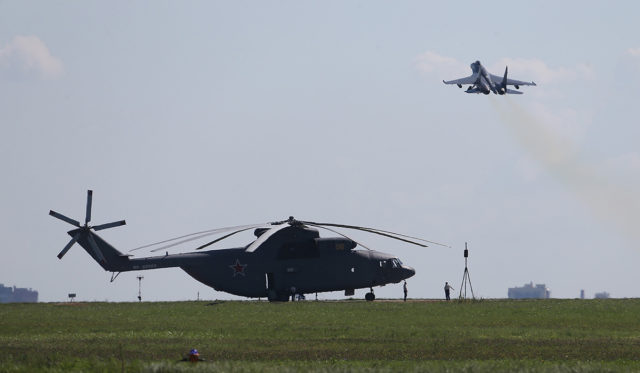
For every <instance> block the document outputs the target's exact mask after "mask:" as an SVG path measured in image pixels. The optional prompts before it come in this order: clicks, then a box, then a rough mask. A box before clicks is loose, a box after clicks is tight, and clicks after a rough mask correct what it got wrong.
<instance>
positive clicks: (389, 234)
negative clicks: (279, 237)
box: [301, 221, 428, 247]
mask: <svg viewBox="0 0 640 373" xmlns="http://www.w3.org/2000/svg"><path fill="white" fill-rule="evenodd" d="M301 223H303V224H313V225H316V226H329V227H337V228H348V229H355V230H359V231H364V232H369V233H374V234H378V235H381V236H385V237H389V238H393V239H394V240H399V241H403V242H407V243H410V244H413V245H418V246H421V247H428V246H427V245H425V244H422V243H419V242H415V241H412V240H409V239H407V238H402V237H408V238H412V239H415V240H420V241H427V240H423V239H421V238H416V237H411V236H406V235H402V234H399V233H394V232H389V231H383V230H380V229H375V228H367V227H358V226H356V225H346V224H333V223H315V222H308V221H301Z"/></svg>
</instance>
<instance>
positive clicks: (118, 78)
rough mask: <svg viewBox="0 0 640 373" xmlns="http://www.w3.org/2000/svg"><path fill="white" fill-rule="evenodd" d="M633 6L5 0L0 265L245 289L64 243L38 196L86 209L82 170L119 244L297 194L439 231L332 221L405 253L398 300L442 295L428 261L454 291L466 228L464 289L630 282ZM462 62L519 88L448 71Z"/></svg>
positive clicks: (81, 293)
mask: <svg viewBox="0 0 640 373" xmlns="http://www.w3.org/2000/svg"><path fill="white" fill-rule="evenodd" d="M461 9H464V10H461ZM637 14H640V3H638V2H634V1H626V2H625V1H619V2H614V3H605V2H599V1H563V2H554V3H552V2H542V3H540V2H509V1H483V2H481V3H478V2H467V3H466V4H465V5H464V6H461V5H460V3H448V2H423V1H399V2H393V4H392V3H390V2H384V1H348V2H342V1H323V2H297V1H274V2H250V1H233V2H221V1H211V2H210V1H189V2H171V1H164V2H162V1H140V2H133V3H131V2H125V1H116V2H101V1H85V2H66V1H32V2H24V1H0V113H1V115H0V120H1V122H0V154H1V155H2V159H3V161H2V162H1V163H0V174H2V183H0V203H1V204H2V212H3V213H2V214H1V218H0V219H2V220H0V237H1V238H2V245H1V246H0V254H1V257H2V260H1V261H0V283H3V284H4V285H5V286H13V285H15V286H17V287H27V288H33V289H35V290H37V291H38V292H39V299H40V301H45V302H57V301H64V300H66V298H67V294H68V293H72V292H73V293H76V294H77V300H84V301H104V300H108V301H135V300H136V297H137V295H138V280H137V279H136V276H140V275H142V276H144V279H143V280H142V295H143V298H144V299H145V300H157V301H170V300H171V301H173V300H190V299H196V298H197V297H199V298H200V299H244V298H241V297H236V296H232V295H229V294H225V293H221V292H216V291H214V290H213V289H211V288H209V287H207V286H205V285H202V284H201V283H199V282H197V281H196V280H194V279H192V278H190V277H189V276H188V275H187V274H186V273H184V272H183V271H181V270H180V269H177V268H171V269H161V270H154V271H144V272H127V273H122V274H121V275H120V276H119V277H118V278H117V279H116V280H115V281H114V282H113V283H112V282H110V281H109V280H110V277H111V274H110V273H108V272H105V271H104V270H102V268H101V267H99V266H98V264H97V263H95V262H94V261H93V260H92V259H91V257H90V256H89V255H87V253H86V252H85V251H84V250H83V249H82V248H81V247H79V246H78V245H76V246H74V247H73V248H72V249H71V250H70V251H69V253H68V254H67V255H66V256H65V257H64V258H63V260H58V258H57V257H56V255H57V254H58V252H59V251H60V250H62V248H63V247H64V245H65V244H66V243H67V242H68V240H69V236H68V235H67V234H66V232H67V231H68V230H70V228H71V226H70V225H68V224H66V223H64V222H62V221H59V220H57V219H54V218H52V217H50V216H49V215H48V212H49V210H50V209H53V210H55V211H58V212H60V213H62V214H65V215H67V216H69V217H72V218H75V219H77V220H82V219H84V211H85V203H86V191H87V189H92V190H93V191H94V195H93V219H92V222H93V223H94V224H101V223H106V222H111V221H114V220H119V219H126V221H127V225H126V226H124V227H118V228H113V229H109V230H105V231H102V232H100V233H99V235H100V236H101V237H103V238H104V239H105V240H107V241H108V242H109V243H111V244H112V245H113V246H115V247H116V248H118V249H119V250H120V251H122V252H127V251H128V250H130V249H132V248H135V247H137V246H140V245H143V244H147V243H150V242H154V241H159V240H162V239H166V238H170V237H175V236H179V235H183V234H187V233H191V232H196V231H201V230H205V229H211V228H217V227H227V226H235V225H242V224H253V223H261V222H269V221H275V220H282V219H286V218H287V217H288V216H290V215H293V216H295V217H297V218H299V219H302V220H313V221H329V222H336V223H343V224H352V225H362V226H369V227H376V228H380V229H385V230H391V231H396V232H399V233H403V234H408V235H412V236H418V237H423V238H425V239H428V240H432V241H437V242H443V243H446V244H447V245H449V246H451V247H450V248H448V247H442V246H437V245H432V246H429V247H428V248H420V247H417V246H411V245H407V244H404V243H402V242H399V241H394V240H389V239H387V238H384V237H378V236H371V235H367V234H363V233H359V232H346V231H345V232H344V233H345V234H348V235H349V236H351V237H352V238H354V239H356V240H357V241H360V242H362V243H364V244H365V245H367V246H368V247H371V248H374V249H376V250H378V251H382V252H387V253H393V254H395V255H397V256H398V257H399V258H400V259H401V260H402V261H403V262H404V263H405V264H407V265H410V266H412V267H414V268H415V269H416V275H415V276H414V277H412V278H411V279H409V280H408V288H409V296H410V297H416V298H439V297H443V286H444V282H445V281H448V282H450V283H451V284H452V285H453V287H454V289H455V291H454V293H455V294H457V291H458V290H459V286H460V283H461V281H462V275H463V270H464V258H463V250H464V245H465V242H467V243H468V245H469V246H468V247H469V251H470V255H469V262H468V264H469V274H470V277H471V283H472V285H473V290H474V293H475V295H476V296H477V297H482V298H504V297H506V296H507V291H508V288H510V287H514V286H522V285H523V284H525V283H531V282H533V283H534V284H546V286H547V287H548V288H549V289H550V290H551V296H552V297H556V298H576V297H578V296H579V294H580V290H581V289H584V290H585V295H586V297H587V298H592V297H593V296H594V294H595V293H596V292H602V291H607V292H609V293H610V294H611V296H612V297H620V298H621V297H637V296H640V290H638V287H637V284H636V279H637V274H636V265H637V263H639V262H640V246H639V244H638V242H639V239H640V229H638V222H640V196H639V195H638V190H640V188H639V187H640V148H639V147H638V140H640V128H639V126H638V117H639V113H640V108H639V107H638V97H640V26H638V22H637ZM475 60H480V61H481V62H482V63H483V65H484V66H485V67H486V68H487V69H488V70H489V71H490V72H492V73H493V74H496V75H502V73H503V71H504V68H505V66H508V68H509V76H510V77H512V78H514V79H519V80H526V81H535V82H536V83H537V86H536V87H521V91H523V92H524V94H523V95H518V96H515V95H512V96H506V97H505V96H496V95H490V96H485V95H470V94H466V93H464V90H461V89H458V88H457V87H456V86H454V85H444V84H443V83H442V80H443V79H444V80H451V79H457V78H462V77H466V76H468V75H470V74H471V70H470V67H469V64H470V63H471V62H473V61H475ZM321 234H322V236H325V237H327V236H332V234H331V233H330V232H321ZM252 239H253V236H252V235H251V233H250V232H248V233H247V234H246V235H244V236H243V235H238V237H237V238H231V239H229V240H227V241H223V242H220V243H218V244H216V246H214V247H217V248H225V247H234V246H237V245H244V244H247V243H248V242H250V241H251V240H252ZM194 247H195V246H194ZM194 247H189V246H188V245H187V246H185V247H179V248H176V249H175V250H174V251H173V252H187V251H190V250H191V249H193V248H194ZM134 254H135V255H136V256H137V257H141V256H147V255H150V254H149V253H148V252H141V251H136V252H134ZM365 292H366V291H365V290H358V291H356V297H364V293H365ZM376 295H377V296H378V297H400V296H401V295H402V287H401V284H394V285H387V286H385V287H382V288H377V289H376ZM343 297H344V295H343V294H342V293H339V292H336V293H324V294H319V298H320V299H336V298H338V299H339V298H343Z"/></svg>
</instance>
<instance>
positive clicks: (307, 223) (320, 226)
mask: <svg viewBox="0 0 640 373" xmlns="http://www.w3.org/2000/svg"><path fill="white" fill-rule="evenodd" d="M305 224H306V225H310V226H312V227H317V228H322V229H326V230H328V231H329V232H333V233H335V234H339V235H341V236H342V237H344V238H346V239H348V240H351V241H353V242H355V243H356V244H358V245H360V246H362V247H364V248H365V249H367V250H369V251H371V249H370V248H368V247H367V246H365V245H363V244H361V243H360V242H358V241H356V240H354V239H353V238H351V237H349V236H347V235H345V234H343V233H341V232H338V231H337V230H335V229H331V228H327V227H325V226H322V225H319V224H313V223H309V222H305Z"/></svg>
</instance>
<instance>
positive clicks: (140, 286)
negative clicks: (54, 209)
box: [136, 276, 144, 302]
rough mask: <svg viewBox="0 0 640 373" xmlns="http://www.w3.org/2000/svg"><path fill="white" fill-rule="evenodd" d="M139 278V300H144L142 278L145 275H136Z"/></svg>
mask: <svg viewBox="0 0 640 373" xmlns="http://www.w3.org/2000/svg"><path fill="white" fill-rule="evenodd" d="M136 278H137V279H138V302H142V279H143V278H144V276H138V277H136Z"/></svg>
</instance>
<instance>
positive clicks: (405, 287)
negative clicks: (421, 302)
mask: <svg viewBox="0 0 640 373" xmlns="http://www.w3.org/2000/svg"><path fill="white" fill-rule="evenodd" d="M402 290H404V301H405V302H406V301H407V280H404V285H402Z"/></svg>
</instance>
